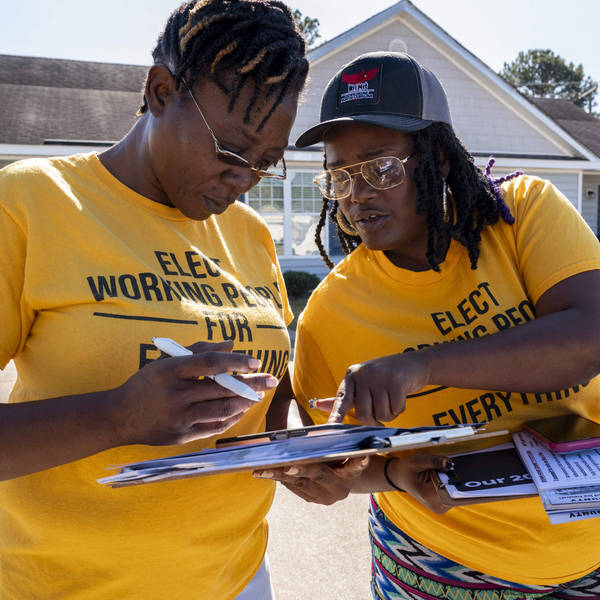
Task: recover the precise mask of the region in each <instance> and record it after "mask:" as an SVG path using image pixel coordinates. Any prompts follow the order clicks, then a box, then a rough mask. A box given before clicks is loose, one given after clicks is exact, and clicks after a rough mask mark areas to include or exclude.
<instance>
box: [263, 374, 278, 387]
mask: <svg viewBox="0 0 600 600" xmlns="http://www.w3.org/2000/svg"><path fill="white" fill-rule="evenodd" d="M265 385H266V386H267V387H268V388H274V387H277V386H278V385H279V380H278V379H277V377H273V376H270V377H267V380H266V382H265Z"/></svg>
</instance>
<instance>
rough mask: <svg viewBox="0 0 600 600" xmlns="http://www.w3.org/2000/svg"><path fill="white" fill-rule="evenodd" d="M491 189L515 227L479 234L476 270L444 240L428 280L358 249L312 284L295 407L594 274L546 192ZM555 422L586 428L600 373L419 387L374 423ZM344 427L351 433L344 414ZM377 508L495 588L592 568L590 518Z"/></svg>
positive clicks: (494, 508) (594, 410)
mask: <svg viewBox="0 0 600 600" xmlns="http://www.w3.org/2000/svg"><path fill="white" fill-rule="evenodd" d="M502 189H503V192H504V199H505V201H506V203H507V205H508V207H509V208H510V210H511V212H512V214H513V215H514V216H515V218H516V223H515V224H514V225H513V226H510V225H508V224H506V223H505V222H503V221H499V222H498V223H496V224H495V225H493V226H490V227H485V228H484V231H483V232H482V242H481V255H480V258H479V262H478V266H477V269H475V270H473V269H471V267H470V262H469V257H468V254H467V251H466V249H465V248H464V247H463V246H461V245H460V244H458V243H457V242H455V241H452V243H451V245H450V248H449V251H448V255H447V257H446V260H445V262H444V263H443V264H442V265H440V267H441V272H439V273H437V272H435V271H433V270H429V271H423V272H414V271H409V270H406V269H400V268H398V267H396V266H394V265H393V264H392V263H391V262H390V261H389V260H388V259H387V258H386V256H385V255H384V253H383V252H379V251H370V250H368V249H367V248H366V247H365V246H364V245H361V246H359V247H358V248H357V249H356V250H354V251H353V252H352V253H351V254H350V255H349V256H348V257H346V259H345V260H343V261H342V262H341V263H340V264H339V265H337V267H336V268H335V269H334V270H333V271H332V272H331V273H330V274H329V275H328V276H327V277H326V278H325V280H324V281H322V282H321V284H320V285H319V287H317V289H316V290H315V291H314V292H313V294H312V296H311V298H310V300H309V302H308V305H307V307H306V309H305V311H304V312H303V314H302V315H301V317H300V320H299V324H298V330H297V337H296V351H295V359H294V391H295V394H296V398H297V399H298V400H299V401H300V403H301V404H302V405H303V406H304V408H305V409H307V410H308V400H309V399H310V398H314V397H319V398H325V397H330V396H332V395H335V393H336V390H337V387H338V385H339V383H340V382H341V381H342V379H343V377H344V374H345V372H346V369H347V368H348V367H349V366H350V365H352V364H356V363H361V362H364V361H367V360H370V359H373V358H376V357H378V356H386V355H390V354H395V353H398V352H411V351H415V350H418V349H420V348H424V347H427V346H430V345H432V344H440V343H445V342H452V341H454V340H465V339H472V338H478V337H482V336H485V335H488V334H494V333H497V332H499V331H502V330H504V329H507V328H510V327H514V326H518V325H521V324H523V323H526V322H528V321H531V320H532V319H534V306H535V304H536V302H537V301H538V300H539V298H540V297H541V296H542V295H543V294H544V292H545V291H547V290H548V289H549V288H550V287H552V286H553V285H555V284H557V283H559V282H560V281H562V280H564V279H566V278H568V277H570V276H572V275H576V274H578V273H582V272H584V271H588V270H593V269H600V244H598V241H597V239H596V237H595V236H594V234H593V233H592V231H591V230H590V229H589V227H588V226H587V225H586V224H585V222H584V221H583V219H582V218H581V217H580V216H579V215H578V214H577V212H576V210H575V208H574V207H573V206H572V205H571V204H570V203H569V201H568V200H567V199H566V198H565V197H564V196H563V195H562V194H560V192H558V190H556V189H555V188H554V187H553V186H552V184H550V182H548V181H544V180H541V179H538V178H535V177H527V176H521V177H518V178H516V179H514V180H512V181H509V182H507V183H505V184H503V185H502ZM501 368H502V365H501V364H498V369H501ZM309 412H310V413H311V416H312V418H313V419H314V420H315V422H317V423H323V422H326V420H327V415H326V414H324V413H323V412H320V411H316V410H313V411H309ZM566 412H576V413H579V414H581V415H583V416H585V417H588V418H590V419H593V420H595V421H600V377H595V378H594V379H592V380H591V381H589V382H587V383H583V384H581V385H576V386H573V387H571V388H568V389H564V390H554V391H549V392H548V393H541V394H534V393H508V392H498V391H492V390H474V389H458V388H447V387H443V386H438V385H430V386H427V387H426V388H424V389H423V390H421V391H420V392H418V393H416V394H412V395H411V396H409V397H408V399H407V402H406V410H405V411H404V412H403V413H402V414H401V415H400V416H399V417H398V418H396V419H395V420H394V421H393V422H391V423H387V424H388V425H391V426H401V427H410V426H421V425H451V424H458V423H466V422H474V421H478V422H481V421H488V422H489V425H487V427H486V429H487V430H490V431H493V430H501V429H508V430H509V431H517V430H519V429H520V426H521V424H522V423H523V422H524V421H527V420H530V419H534V418H536V419H538V418H542V417H550V416H553V415H558V414H564V413H566ZM347 421H348V422H354V423H356V420H355V419H354V415H353V411H351V413H350V414H349V417H348V419H347ZM494 443H498V442H494ZM448 452H449V453H451V452H452V449H451V448H450V450H448ZM377 500H378V502H379V503H380V505H381V507H382V509H383V510H384V512H385V513H386V515H387V516H388V517H389V518H390V519H391V520H392V521H393V522H394V523H395V524H396V525H398V527H400V528H401V529H402V530H403V531H405V532H406V533H407V534H408V535H410V536H411V537H413V538H414V539H415V540H417V541H418V542H420V543H422V544H425V545H426V546H428V547H429V548H431V549H432V550H434V551H436V552H438V553H440V554H442V555H443V556H446V557H448V558H450V559H452V560H454V561H456V562H458V563H460V564H463V565H466V566H468V567H469V568H471V569H475V570H477V571H480V572H483V573H487V574H490V575H493V576H496V577H499V578H502V579H506V580H508V581H514V582H519V583H524V584H531V585H547V584H553V583H560V582H565V581H568V580H572V579H576V578H578V577H581V576H583V575H584V574H586V573H588V572H590V571H592V570H593V569H596V568H598V567H599V566H600V519H590V520H586V521H579V522H574V523H569V524H563V525H550V522H549V520H548V517H547V516H546V514H545V512H544V511H543V508H542V504H541V501H540V499H539V498H538V497H535V498H525V499H518V500H510V501H507V502H491V503H485V504H473V505H469V506H463V507H457V508H452V509H451V510H450V511H448V512H447V513H446V514H444V515H438V514H434V513H432V512H430V511H429V510H427V509H426V508H425V507H423V506H422V505H421V504H420V503H418V502H417V501H416V500H414V499H413V498H412V497H411V496H409V495H408V494H405V493H397V492H389V493H379V494H377Z"/></svg>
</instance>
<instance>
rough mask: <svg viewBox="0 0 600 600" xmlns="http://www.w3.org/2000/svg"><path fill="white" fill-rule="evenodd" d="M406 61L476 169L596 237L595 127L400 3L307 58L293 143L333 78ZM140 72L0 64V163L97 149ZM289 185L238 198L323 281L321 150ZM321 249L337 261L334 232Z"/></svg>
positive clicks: (312, 151) (119, 129)
mask: <svg viewBox="0 0 600 600" xmlns="http://www.w3.org/2000/svg"><path fill="white" fill-rule="evenodd" d="M387 49H390V50H399V51H407V52H408V53H410V54H412V55H413V56H414V57H415V58H416V59H417V60H419V62H421V63H422V64H423V65H425V66H426V67H428V68H430V69H431V70H432V71H433V72H435V73H436V74H437V75H438V77H439V78H440V80H441V81H442V83H443V85H444V87H445V89H446V91H447V93H448V97H449V102H450V109H451V112H452V116H453V121H454V126H455V129H456V131H457V133H458V135H459V137H461V138H462V140H463V141H464V142H465V144H466V146H467V148H468V149H469V150H470V151H471V153H472V154H473V156H474V157H475V160H476V162H477V164H478V165H480V166H484V165H485V163H486V162H487V159H488V157H489V156H490V155H493V156H495V157H496V167H495V169H494V173H495V174H498V175H502V174H506V173H508V172H510V171H513V170H516V169H523V170H525V171H526V172H527V173H530V174H535V175H539V176H541V177H545V178H547V179H550V180H551V181H552V182H554V183H555V184H556V185H557V187H558V188H559V189H560V190H561V191H562V192H563V193H564V194H565V195H566V196H567V198H568V199H569V200H570V201H571V202H572V203H573V205H574V206H575V207H576V208H577V209H578V210H579V212H580V213H581V214H582V215H583V217H584V218H585V219H586V221H587V222H588V224H589V225H590V227H592V229H593V230H594V231H596V232H598V230H599V219H600V216H599V215H600V211H599V209H598V204H599V194H598V192H599V188H600V121H598V120H596V119H595V118H594V117H591V116H590V115H587V113H585V112H584V111H582V110H581V109H578V108H577V107H575V106H574V105H572V104H571V103H569V102H566V101H562V100H548V99H529V98H527V97H525V96H523V95H521V94H520V93H519V92H517V91H516V90H515V89H513V88H512V87H511V86H510V85H508V84H507V83H506V82H505V81H504V80H502V79H501V78H500V77H499V76H498V75H497V74H496V73H495V72H494V71H492V70H491V69H490V68H489V67H487V66H486V65H485V64H484V63H483V62H482V61H481V60H479V59H478V58H477V57H476V56H474V55H473V54H472V53H471V52H469V51H468V50H467V49H466V48H464V47H463V46H462V45H461V44H460V43H459V42H458V41H457V40H455V39H453V38H452V37H451V36H450V35H448V33H446V32H445V31H444V30H443V29H442V27H441V26H440V25H438V24H436V23H434V22H433V21H432V20H431V19H429V17H427V15H425V14H424V13H423V12H421V11H420V10H419V9H417V8H416V7H415V6H414V5H413V4H411V2H410V1H409V0H401V1H400V2H397V3H396V4H394V5H393V6H391V7H389V8H388V9H386V10H384V11H382V12H379V13H378V14H376V15H374V16H373V17H371V18H370V19H367V20H366V21H364V22H362V23H360V24H358V25H357V26H355V27H353V28H352V29H349V30H348V31H346V32H344V33H342V34H341V35H339V36H337V37H335V38H334V39H332V40H330V41H328V42H326V43H324V44H322V45H321V46H319V47H318V48H315V49H314V50H312V52H310V54H309V59H310V62H311V77H310V82H309V84H308V87H307V89H306V91H305V94H304V102H303V104H302V105H301V106H300V109H299V111H298V117H297V119H296V123H295V125H294V129H293V131H292V135H291V137H290V140H291V142H293V141H294V140H295V139H296V137H297V136H298V134H299V133H300V132H302V131H304V130H305V129H306V128H308V127H309V126H311V125H313V124H314V123H316V122H317V121H318V115H319V102H320V96H321V91H322V90H323V89H324V87H325V85H326V83H327V82H328V81H329V79H330V78H331V76H332V75H333V74H334V73H335V71H336V70H337V69H338V68H339V67H340V66H341V65H342V64H344V63H346V62H348V61H350V60H351V59H352V58H354V57H355V56H356V55H358V54H361V53H363V52H368V51H374V50H387ZM145 72H146V68H145V67H141V66H131V65H114V64H106V63H92V62H83V61H72V60H59V59H47V58H29V57H17V56H0V101H1V102H2V106H3V111H2V113H1V114H0V166H2V165H3V164H6V163H7V162H10V161H12V160H17V159H19V158H24V157H28V156H48V155H54V154H69V153H72V152H78V151H89V150H94V149H96V150H101V149H102V148H104V147H106V146H108V145H110V144H111V143H112V141H114V140H117V139H119V138H120V137H121V136H122V135H123V134H124V133H125V132H126V131H127V130H128V128H129V127H130V126H131V125H132V124H133V122H134V118H135V117H134V115H135V112H136V110H137V108H138V106H139V104H140V90H141V88H142V85H143V80H144V75H145ZM285 158H286V162H287V163H288V178H287V180H285V181H283V182H282V181H274V180H263V181H262V182H261V183H260V184H259V185H257V186H256V187H255V188H253V189H252V190H250V192H248V193H247V194H245V198H244V199H243V200H244V201H245V202H247V203H248V204H249V205H250V206H252V207H253V208H255V209H256V210H257V211H258V212H260V213H261V215H262V216H263V217H264V218H265V220H266V221H267V223H268V224H269V227H270V229H271V232H272V234H273V237H274V239H275V242H276V245H277V250H278V253H279V258H280V262H281V264H282V267H283V269H284V270H289V269H295V270H307V271H312V272H315V273H317V274H320V275H323V274H324V273H325V272H326V267H325V266H324V265H323V264H322V262H321V259H320V257H319V255H318V252H317V249H316V246H315V243H314V232H315V227H316V223H317V221H318V218H319V212H320V210H321V203H322V201H321V197H320V195H319V194H318V192H317V190H316V188H315V186H314V185H313V184H312V179H313V177H314V175H315V174H316V173H317V172H318V171H319V170H320V169H321V165H322V148H321V147H311V148H306V149H303V150H297V149H295V148H294V147H293V146H290V147H289V148H288V150H287V152H286V157H285ZM324 242H325V246H326V247H327V248H328V250H329V254H330V255H333V257H335V256H339V255H340V250H339V245H338V243H337V239H336V236H335V231H334V227H333V226H331V227H329V226H328V230H327V231H326V234H325V239H324Z"/></svg>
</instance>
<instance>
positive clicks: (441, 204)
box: [257, 53, 600, 599]
mask: <svg viewBox="0 0 600 600" xmlns="http://www.w3.org/2000/svg"><path fill="white" fill-rule="evenodd" d="M318 142H322V143H323V144H324V150H325V157H324V171H323V172H322V173H321V174H319V175H318V176H317V177H316V178H315V183H316V184H317V185H318V186H319V188H320V190H321V192H322V194H323V198H324V200H323V210H322V213H321V222H320V225H321V228H322V226H323V224H324V222H325V218H326V217H327V215H329V216H330V217H331V219H332V220H333V221H334V222H335V223H336V224H337V228H338V236H339V239H340V242H341V245H342V248H343V250H344V252H345V253H346V255H347V256H346V258H345V259H344V260H343V261H342V262H341V263H340V264H338V265H337V266H336V267H335V268H333V265H332V263H331V261H330V260H329V258H328V257H327V255H326V253H325V251H324V249H323V246H322V244H321V243H320V240H319V235H317V240H318V243H319V244H320V249H321V253H322V255H323V257H324V259H325V261H326V262H327V264H328V265H329V266H330V268H332V271H331V273H330V274H329V275H328V276H327V277H326V278H325V280H324V281H323V282H322V283H321V284H320V286H319V287H318V288H317V289H316V290H315V292H314V293H313V295H312V297H311V299H310V301H309V303H308V306H307V308H306V310H305V311H304V313H303V315H302V316H301V318H300V322H299V325H298V332H297V338H296V355H295V364H294V389H295V394H296V398H297V399H298V401H299V402H300V403H301V404H302V406H303V407H304V408H305V409H306V410H307V411H308V412H309V414H310V416H311V417H312V419H313V421H314V422H316V423H322V422H325V421H327V412H323V411H324V410H327V411H329V410H331V414H330V415H329V420H330V421H334V422H337V421H341V420H342V418H344V419H345V420H346V421H347V422H351V423H357V422H360V423H363V424H376V423H381V422H384V423H385V424H388V425H390V426H402V427H406V426H409V427H410V426H421V425H431V426H434V425H452V424H457V423H465V422H487V423H488V424H487V426H486V429H487V430H488V431H494V430H504V429H506V430H509V431H518V430H519V429H520V428H521V425H522V423H523V422H524V421H527V420H530V419H534V418H538V419H539V418H543V417H546V416H551V415H557V414H565V413H572V412H574V413H578V414H580V415H582V416H584V417H587V418H590V419H592V420H595V421H600V403H599V402H598V400H597V399H598V397H600V378H599V377H597V374H598V372H599V370H600V365H599V358H600V271H599V269H600V246H599V245H598V242H597V240H596V238H595V236H594V234H593V233H592V231H591V230H590V229H589V228H588V226H587V225H586V224H585V223H584V221H583V220H582V218H581V217H580V216H579V214H578V213H577V212H576V210H575V209H574V208H573V206H572V205H571V204H570V203H569V201H568V200H567V199H566V198H565V197H564V196H563V195H562V194H561V193H560V192H559V191H558V190H557V189H555V188H554V186H553V185H552V184H551V183H550V182H548V181H544V180H542V179H539V178H537V177H529V176H525V175H523V174H521V173H514V174H512V175H511V176H509V177H506V178H504V179H502V180H494V179H492V177H491V175H490V167H491V165H488V168H487V169H486V171H485V172H482V171H481V170H479V169H478V168H477V167H475V165H474V163H473V159H472V157H471V156H470V154H469V153H468V151H467V150H466V149H465V147H464V146H463V144H462V143H461V141H460V140H459V139H458V138H457V137H456V135H455V133H454V131H453V128H452V124H451V119H450V112H449V109H448V102H447V98H446V94H445V92H444V90H443V88H442V86H441V84H440V83H439V81H438V80H437V78H436V77H435V76H434V75H433V74H432V73H431V72H430V71H428V70H427V69H425V68H423V67H422V66H421V65H420V64H418V63H417V61H415V60H414V59H413V58H412V57H410V56H407V55H405V54H393V53H372V54H366V55H362V56H360V57H358V58H357V59H355V60H354V61H352V62H351V63H350V64H347V65H345V66H344V67H342V68H341V69H340V70H339V72H338V73H337V74H336V75H335V76H334V78H333V79H332V80H331V82H330V83H329V84H328V86H327V88H326V90H325V93H324V96H323V100H322V105H321V122H320V123H319V124H317V125H316V126H314V127H312V128H311V129H309V130H308V131H306V132H305V133H304V134H303V135H302V136H301V137H300V138H299V140H298V142H297V145H298V146H299V147H305V146H309V145H312V144H316V143H318ZM311 398H331V399H330V400H325V401H317V402H316V408H317V409H321V410H317V409H315V408H314V407H309V399H311ZM334 398H335V401H334ZM497 439H501V440H502V438H496V440H497ZM494 443H498V441H495V442H494ZM448 463H449V461H448V459H447V458H444V457H439V456H432V455H425V454H413V455H411V456H409V457H406V455H404V456H399V457H392V458H384V457H376V458H375V459H372V460H371V461H370V463H369V465H368V466H367V467H366V468H365V469H364V470H362V471H361V470H360V469H358V468H356V465H354V464H350V465H345V466H342V467H335V466H327V465H308V466H307V465H303V466H296V467H293V468H291V469H287V470H284V471H272V472H269V473H266V474H265V473H262V474H257V475H262V476H265V475H266V476H270V477H272V478H275V479H279V480H280V481H282V482H283V483H284V484H285V485H286V486H287V487H288V488H289V489H291V490H292V491H294V492H296V493H297V494H298V495H299V496H301V497H303V498H304V499H306V500H309V501H313V502H319V503H325V504H330V503H332V502H335V501H337V500H339V499H342V498H344V497H345V496H346V495H347V494H348V493H350V492H359V493H360V492H363V493H364V492H374V494H373V496H372V498H371V506H370V522H369V530H370V535H371V544H372V556H373V562H372V567H373V571H372V572H373V577H372V593H373V596H374V597H376V598H470V599H480V598H481V599H483V598H542V597H545V598H575V597H577V598H582V599H583V598H586V599H591V598H600V570H598V569H599V567H600V520H598V519H590V520H580V521H576V522H572V523H569V524H568V525H562V526H552V525H551V524H550V522H549V520H548V517H547V515H546V514H545V512H544V510H543V508H542V504H541V502H540V500H539V498H538V497H533V498H520V499H514V500H510V501H504V502H488V503H482V504H471V505H469V506H461V507H455V508H452V509H451V510H448V507H447V506H445V505H443V504H442V502H441V500H440V498H439V496H438V494H437V490H436V489H435V487H434V485H433V483H432V480H431V470H432V469H437V470H443V469H444V468H445V467H446V468H448V467H449V466H451V465H449V464H448Z"/></svg>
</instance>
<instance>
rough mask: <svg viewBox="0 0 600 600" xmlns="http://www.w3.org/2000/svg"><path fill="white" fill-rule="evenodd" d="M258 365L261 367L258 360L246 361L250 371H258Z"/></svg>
mask: <svg viewBox="0 0 600 600" xmlns="http://www.w3.org/2000/svg"><path fill="white" fill-rule="evenodd" d="M260 365H262V362H261V361H260V360H258V358H250V359H248V366H249V367H250V368H251V369H258V367H260Z"/></svg>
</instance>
